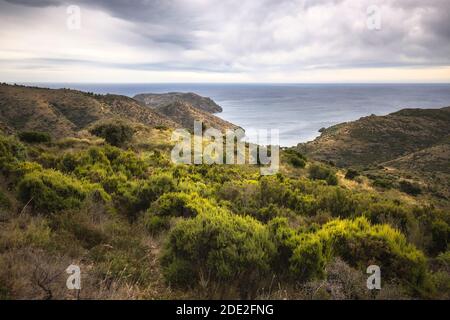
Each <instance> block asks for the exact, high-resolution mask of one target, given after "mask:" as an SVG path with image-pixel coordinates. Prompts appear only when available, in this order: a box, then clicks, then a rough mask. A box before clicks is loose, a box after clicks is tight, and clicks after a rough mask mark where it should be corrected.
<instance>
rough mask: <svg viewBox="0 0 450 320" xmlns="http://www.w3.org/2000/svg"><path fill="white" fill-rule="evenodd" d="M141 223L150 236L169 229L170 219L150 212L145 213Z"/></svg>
mask: <svg viewBox="0 0 450 320" xmlns="http://www.w3.org/2000/svg"><path fill="white" fill-rule="evenodd" d="M143 223H144V227H145V229H147V231H148V232H150V233H151V234H152V235H157V234H158V233H160V232H161V231H163V230H167V229H169V227H170V217H167V216H158V215H155V214H153V213H151V212H146V213H145V216H144V221H143Z"/></svg>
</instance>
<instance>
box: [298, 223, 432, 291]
mask: <svg viewBox="0 0 450 320" xmlns="http://www.w3.org/2000/svg"><path fill="white" fill-rule="evenodd" d="M333 256H340V257H341V258H343V259H344V260H345V261H346V262H347V263H349V264H350V265H352V266H355V267H357V268H359V269H361V270H364V269H365V268H367V266H369V265H370V264H376V265H379V266H380V267H381V269H382V270H383V275H384V278H385V279H387V280H389V279H400V280H403V281H404V282H405V283H407V284H408V285H410V287H411V288H413V289H417V288H419V287H420V286H421V285H423V281H424V276H425V268H426V265H425V257H424V255H423V254H422V252H420V251H418V250H417V249H416V248H415V247H414V246H412V245H411V244H409V243H407V241H406V238H405V237H404V236H403V234H401V233H400V232H399V231H397V230H395V229H392V227H390V226H388V225H371V224H370V223H369V222H368V221H367V220H366V219H365V218H363V217H360V218H357V219H355V220H333V221H331V222H329V223H327V224H325V225H324V226H323V227H321V228H320V229H319V230H317V231H315V232H312V233H306V234H303V235H302V241H301V244H300V246H299V247H297V248H296V249H295V250H294V253H293V256H292V258H291V261H290V262H291V268H290V270H291V272H293V273H294V274H295V275H297V276H298V277H299V278H300V279H305V278H311V277H313V278H314V277H318V276H321V272H322V271H321V270H323V266H324V265H325V264H326V263H327V262H328V261H329V260H330V258H331V257H333Z"/></svg>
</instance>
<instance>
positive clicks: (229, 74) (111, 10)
mask: <svg viewBox="0 0 450 320" xmlns="http://www.w3.org/2000/svg"><path fill="white" fill-rule="evenodd" d="M74 4H75V5H78V6H79V7H80V9H81V29H80V30H69V29H68V28H67V26H66V23H67V19H68V18H69V14H68V13H67V11H66V10H67V7H68V6H69V5H74ZM374 5H375V6H376V7H375V8H376V9H378V11H377V13H379V17H380V22H381V24H380V27H381V28H380V30H370V29H369V28H368V27H367V20H368V19H371V18H376V16H373V15H372V12H371V13H370V14H369V15H368V13H367V9H368V8H369V7H370V6H374ZM0 26H1V28H0V37H1V39H2V41H1V42H0V68H1V69H2V70H3V71H2V74H3V76H2V78H3V79H0V80H2V81H34V80H35V81H64V80H66V81H105V80H111V81H117V82H120V81H123V82H124V81H125V82H126V81H152V82H158V81H267V82H271V81H274V82H277V81H281V82H283V81H286V82H291V81H293V82H295V81H300V82H309V81H308V80H309V79H311V81H317V82H330V81H331V82H333V81H339V79H342V81H352V82H353V81H357V82H358V81H363V82H364V81H381V82H388V81H402V80H408V77H410V75H411V74H416V75H417V79H410V80H411V81H449V80H450V73H449V66H450V2H449V1H447V0H429V1H418V0H384V1H382V0H378V1H377V0H362V1H353V0H284V1H283V0H239V1H237V0H227V1H218V0H217V1H216V0H139V1H121V0H109V1H106V0H93V1H92V0H91V1H88V0H80V1H70V2H67V1H64V0H0ZM380 70H384V71H385V72H384V73H383V72H380ZM413 70H415V71H416V72H411V71H413ZM364 71H365V72H366V73H364ZM364 74H365V76H364ZM337 75H340V78H337ZM119 77H124V78H125V79H119Z"/></svg>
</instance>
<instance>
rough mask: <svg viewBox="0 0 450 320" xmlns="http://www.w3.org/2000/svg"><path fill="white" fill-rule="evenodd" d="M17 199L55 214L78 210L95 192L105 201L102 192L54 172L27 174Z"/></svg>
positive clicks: (93, 186) (42, 171) (19, 187)
mask: <svg viewBox="0 0 450 320" xmlns="http://www.w3.org/2000/svg"><path fill="white" fill-rule="evenodd" d="M18 189H19V198H20V199H21V200H22V201H23V202H24V203H28V202H29V201H31V203H32V205H33V207H34V208H35V209H37V210H38V211H42V212H47V213H49V212H56V211H60V210H63V209H71V208H79V207H80V205H81V203H82V201H83V200H84V199H85V198H86V196H87V195H88V194H89V193H90V192H94V191H95V190H97V191H98V192H100V194H101V195H102V197H104V198H105V199H107V197H108V196H107V195H106V194H105V192H104V191H103V190H99V189H98V187H96V186H95V185H91V184H86V183H83V182H81V181H79V180H76V179H74V178H71V177H68V176H65V175H63V174H62V173H60V172H58V171H54V170H49V169H47V170H41V171H33V172H30V173H27V174H26V175H25V176H24V178H23V179H22V180H21V181H20V183H19V186H18Z"/></svg>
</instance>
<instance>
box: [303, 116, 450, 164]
mask: <svg viewBox="0 0 450 320" xmlns="http://www.w3.org/2000/svg"><path fill="white" fill-rule="evenodd" d="M449 135H450V107H446V108H442V109H404V110H401V111H398V112H394V113H391V114H389V115H386V116H374V115H372V116H369V117H363V118H361V119H359V120H357V121H352V122H346V123H342V124H338V125H335V126H332V127H330V128H327V129H325V130H324V131H323V132H322V134H321V135H320V136H319V137H318V138H316V139H315V140H314V141H311V142H308V143H303V144H299V145H298V146H297V148H298V150H299V151H301V152H303V153H305V154H307V155H309V156H310V157H312V158H314V159H317V160H323V161H331V162H333V163H335V164H336V165H337V166H340V167H345V166H366V165H371V164H379V163H383V162H387V161H392V160H394V159H397V158H399V157H405V156H407V155H409V154H412V153H415V152H418V151H420V150H424V149H427V148H431V147H432V146H434V145H436V144H439V143H441V142H442V141H446V140H445V139H446V138H447V137H448V136H449ZM430 150H431V149H430ZM424 152H425V151H424Z"/></svg>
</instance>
